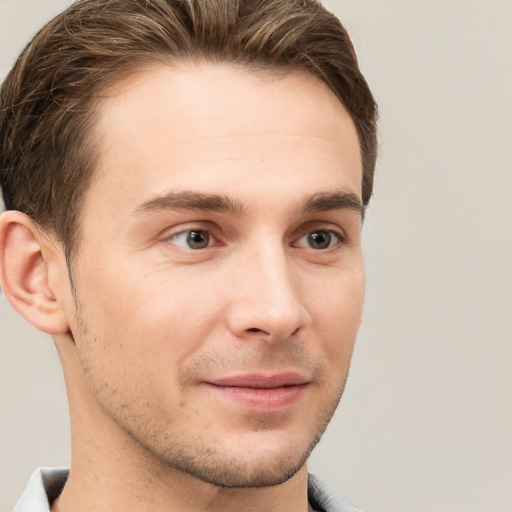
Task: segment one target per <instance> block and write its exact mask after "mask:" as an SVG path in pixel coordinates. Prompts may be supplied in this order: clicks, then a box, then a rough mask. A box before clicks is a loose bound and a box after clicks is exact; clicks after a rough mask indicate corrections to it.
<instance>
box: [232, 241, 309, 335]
mask: <svg viewBox="0 0 512 512" xmlns="http://www.w3.org/2000/svg"><path fill="white" fill-rule="evenodd" d="M232 270H233V269H232ZM231 278H232V279H233V280H234V282H232V284H231V286H232V290H233V293H232V301H231V303H230V308H229V311H228V320H227V321H228V326H229V330H230V331H231V332H232V334H234V335H235V336H236V337H238V338H242V339H245V338H247V339H254V338H263V339H265V340H266V341H268V342H275V341H280V340H285V339H287V338H289V337H291V336H292V335H294V334H296V333H297V332H298V331H299V330H300V329H301V328H303V327H304V326H305V325H306V324H307V323H308V322H309V321H310V320H311V318H310V315H309V313H308V311H307V309H306V307H305V305H304V304H303V301H302V300H301V296H300V290H299V284H300V282H299V276H298V275H297V272H296V271H294V266H293V262H291V261H289V257H288V256H287V254H286V252H285V250H284V248H283V247H282V246H281V244H276V246H275V247H272V246H271V245H270V244H268V245H267V246H266V247H264V248H260V249H258V250H253V251H247V253H246V255H245V256H244V257H243V258H242V261H240V262H239V264H238V265H237V269H236V272H233V273H232V274H231Z"/></svg>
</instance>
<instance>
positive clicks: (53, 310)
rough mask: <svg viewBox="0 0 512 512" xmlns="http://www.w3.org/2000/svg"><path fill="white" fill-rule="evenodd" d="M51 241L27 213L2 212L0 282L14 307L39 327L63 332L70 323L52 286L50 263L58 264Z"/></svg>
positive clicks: (42, 329)
mask: <svg viewBox="0 0 512 512" xmlns="http://www.w3.org/2000/svg"><path fill="white" fill-rule="evenodd" d="M57 251H58V248H57V245H56V244H52V243H50V241H49V239H48V238H47V237H46V236H45V235H43V234H42V233H41V232H40V231H39V229H38V227H37V226H36V225H35V224H34V222H33V221H32V220H31V219H30V217H28V216H27V215H25V214H24V213H21V212H18V211H14V210H10V211H6V212H4V213H3V214H2V215H0V283H1V286H2V289H3V291H4V293H5V295H6V297H7V299H8V300H9V302H10V303H11V304H12V306H13V307H14V309H15V310H16V311H17V312H18V313H19V314H20V315H21V316H23V317H24V318H25V319H26V320H27V321H28V322H30V323H31V324H32V325H33V326H34V327H36V328H37V329H39V330H40V331H43V332H46V333H48V334H62V333H65V332H68V331H69V324H68V321H67V317H66V314H65V308H64V305H63V304H62V301H59V300H58V299H57V297H56V294H55V293H54V290H52V288H51V286H50V281H49V277H48V276H49V264H50V262H51V263H52V264H54V265H58V264H59V262H58V260H59V258H57V257H56V256H57V254H56V253H57Z"/></svg>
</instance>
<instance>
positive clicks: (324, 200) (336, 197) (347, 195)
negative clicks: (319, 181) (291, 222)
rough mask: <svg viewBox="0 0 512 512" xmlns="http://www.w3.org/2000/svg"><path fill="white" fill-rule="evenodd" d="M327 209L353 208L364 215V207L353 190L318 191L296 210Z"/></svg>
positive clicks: (311, 211) (301, 211)
mask: <svg viewBox="0 0 512 512" xmlns="http://www.w3.org/2000/svg"><path fill="white" fill-rule="evenodd" d="M328 210H353V211H355V212H357V213H359V215H361V217H362V218H363V217H364V212H365V208H364V206H363V204H362V202H361V199H360V198H359V197H358V196H357V195H356V194H354V193H353V192H345V191H340V192H319V193H317V194H313V195H312V196H310V197H307V198H305V199H304V201H302V203H300V205H299V208H298V212H299V213H302V214H305V213H316V212H325V211H328Z"/></svg>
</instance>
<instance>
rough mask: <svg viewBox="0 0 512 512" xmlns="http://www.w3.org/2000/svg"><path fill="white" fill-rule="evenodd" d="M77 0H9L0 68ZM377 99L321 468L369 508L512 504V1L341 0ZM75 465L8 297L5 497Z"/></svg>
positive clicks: (1, 402) (55, 382) (1, 495)
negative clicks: (349, 333)
mask: <svg viewBox="0 0 512 512" xmlns="http://www.w3.org/2000/svg"><path fill="white" fill-rule="evenodd" d="M68 3H69V2H67V1H64V0H44V1H41V0H0V75H1V76H4V75H5V73H6V72H7V70H8V69H9V67H10V65H11V64H12V62H13V60H14V59H15V57H16V55H17V54H18V53H19V51H20V50H21V49H22V47H23V46H24V44H25V43H26V42H27V41H28V39H29V38H30V37H31V36H32V35H33V34H34V33H35V31H36V30H37V29H38V28H39V27H40V26H41V25H42V24H43V22H44V21H46V20H48V19H49V18H50V17H51V16H52V15H53V14H55V13H56V12H58V11H59V10H60V9H61V8H63V7H65V6H66V5H67V4H68ZM326 5H327V6H328V7H329V8H330V9H331V10H333V11H335V12H336V13H337V15H338V16H339V17H340V18H341V19H342V21H343V22H344V24H345V25H346V27H347V29H348V30H349V33H350V34H351V35H352V37H353V40H354V43H355V46H356V49H357V50H358V54H359V56H360V62H361V65H362V68H363V70H364V72H365V74H366V76H367V78H368V81H369V82H370V84H371V86H372V87H373V89H374V90H375V93H376V96H377V99H378V101H379V104H380V110H381V123H380V133H381V158H380V161H379V165H378V170H377V179H376V190H375V197H374V199H373V203H372V206H371V209H370V212H369V215H368V219H367V222H366V226H365V228H364V243H365V250H366V263H367V272H368V284H367V299H366V305H365V319H364V323H363V328H362V330H361V333H360V336H359V340H358V344H357V346H356V352H355V355H354V360H353V366H352V370H351V376H350V379H349V384H348V387H347V390H346V393H345V396H344V398H343V400H342V404H341V408H340V410H339V412H338V413H337V414H336V416H335V419H334V420H333V422H332V423H331V425H330V427H329V429H328V431H327V433H326V435H325V437H324V439H323V440H322V442H321V444H320V446H319V447H318V448H317V450H316V451H315V453H314V456H313V458H312V461H311V465H310V468H311V469H312V470H313V471H314V472H316V473H318V474H319V475H320V476H323V477H325V478H326V479H327V480H329V481H330V482H331V483H332V484H333V485H335V486H336V487H338V488H339V489H340V490H342V491H343V492H344V493H345V494H346V495H347V496H348V497H349V498H350V499H351V500H352V501H353V502H354V503H355V504H357V505H358V506H359V507H360V508H361V509H362V510H363V511H365V512H370V511H374V512H411V511H414V512H423V511H425V512H426V511H429V512H459V511H460V512H462V511H464V512H476V511H486V512H505V511H508V512H510V511H512V376H511V375H512V372H511V369H512V354H511V352H512V344H511V341H512V320H511V318H512V314H511V313H512V270H511V262H512V237H511V233H512V207H511V204H512V172H511V171H512V150H511V147H512V122H511V119H512V94H511V92H512V35H511V34H512V30H511V29H512V27H511V20H512V2H511V1H510V0H489V1H487V2H482V1H474V0H418V1H415V0H387V1H379V0H365V1H361V0H346V1H345V0H339V1H336V0H331V1H328V2H326ZM67 463H69V424H68V419H67V405H66V397H65V390H64V384H63V382H62V375H61V370H60V365H59V362H58V360H57V355H56V353H55V350H54V347H53V343H52V340H51V339H50V338H48V337H47V336H45V335H42V334H39V333H38V332H36V331H35V330H34V329H33V328H31V327H30V326H28V325H27V324H25V323H24V321H23V320H21V319H20V318H18V317H17V316H16V314H15V313H14V312H13V311H12V309H11V307H10V305H9V304H8V303H7V301H6V300H5V297H4V296H0V511H1V512H7V511H8V510H9V509H10V507H12V505H13V504H14V502H15V501H16V499H17V497H18V495H19V494H20V493H21V491H22V489H23V487H24V485H25V483H26V481H27V479H28V477H29V476H30V474H31V472H32V471H33V469H34V468H36V467H37V466H41V465H62V464H67Z"/></svg>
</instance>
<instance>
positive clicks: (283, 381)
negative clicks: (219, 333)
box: [205, 372, 309, 412]
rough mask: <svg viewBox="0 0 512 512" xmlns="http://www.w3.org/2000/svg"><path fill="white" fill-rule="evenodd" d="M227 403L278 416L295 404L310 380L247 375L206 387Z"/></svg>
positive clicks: (291, 374)
mask: <svg viewBox="0 0 512 512" xmlns="http://www.w3.org/2000/svg"><path fill="white" fill-rule="evenodd" d="M205 384H206V385H207V386H208V387H209V389H210V390H211V391H212V392H213V393H215V395H217V396H220V397H221V398H222V399H224V400H228V401H231V402H236V403H237V404H238V405H241V406H243V407H244V408H247V409H252V410H255V411H259V412H276V411H280V410H282V409H286V408H287V407H290V406H291V405H293V404H294V403H296V402H297V401H298V400H299V399H300V397H301V395H302V394H303V392H304V390H305V389H306V387H307V386H308V384H309V380H308V379H307V378H306V377H304V376H303V375H301V374H299V373H296V372H285V373H279V374H272V375H264V374H244V375H234V376H229V377H222V378H219V379H214V380H211V381H208V382H206V383H205Z"/></svg>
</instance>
